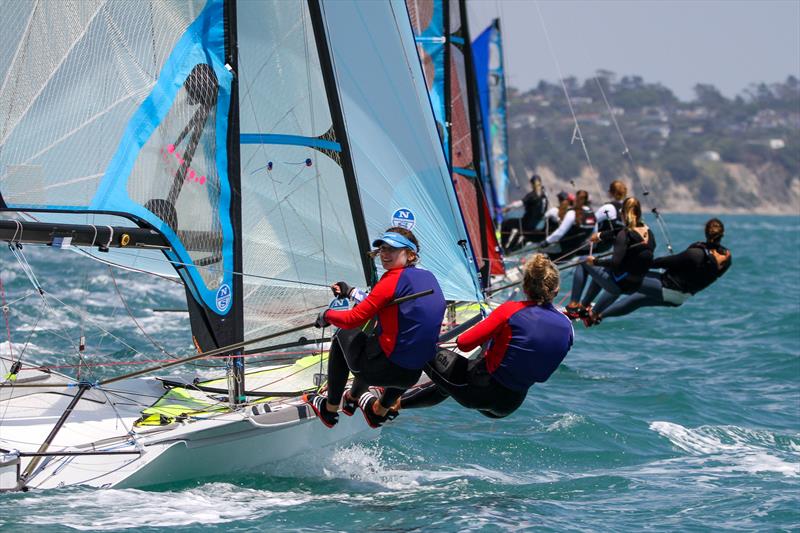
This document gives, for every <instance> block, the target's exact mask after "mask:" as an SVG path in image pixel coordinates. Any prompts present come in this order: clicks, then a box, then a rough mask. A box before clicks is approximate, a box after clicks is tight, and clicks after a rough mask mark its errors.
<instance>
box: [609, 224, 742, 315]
mask: <svg viewBox="0 0 800 533" xmlns="http://www.w3.org/2000/svg"><path fill="white" fill-rule="evenodd" d="M705 234H706V241H705V242H696V243H694V244H691V245H690V246H689V247H688V248H687V249H686V250H684V251H683V252H681V253H679V254H675V255H668V256H665V257H659V258H657V259H655V260H654V261H653V265H652V266H653V268H663V269H664V272H663V273H662V274H658V273H656V272H651V273H649V274H647V276H645V278H644V282H643V283H642V286H641V287H639V290H638V292H636V293H635V294H632V295H630V296H628V297H626V298H622V299H621V300H618V301H616V302H614V303H613V304H612V305H611V306H610V307H608V309H606V310H605V311H604V312H603V316H604V317H605V318H608V317H612V316H622V315H627V314H628V313H630V312H632V311H635V310H636V309H639V308H640V307H650V306H656V307H678V306H679V305H681V304H683V302H685V301H686V300H687V299H688V298H689V297H691V296H693V295H695V294H697V293H698V292H700V291H702V290H703V289H705V288H706V287H708V286H709V285H711V284H712V283H714V282H715V281H717V280H718V279H719V278H721V277H722V275H723V274H725V272H727V271H728V269H729V268H730V266H731V261H732V258H731V252H730V250H728V249H727V248H725V247H724V246H722V237H723V236H724V235H725V226H724V225H723V224H722V221H721V220H719V219H718V218H712V219H711V220H709V221H708V222H706V227H705Z"/></svg>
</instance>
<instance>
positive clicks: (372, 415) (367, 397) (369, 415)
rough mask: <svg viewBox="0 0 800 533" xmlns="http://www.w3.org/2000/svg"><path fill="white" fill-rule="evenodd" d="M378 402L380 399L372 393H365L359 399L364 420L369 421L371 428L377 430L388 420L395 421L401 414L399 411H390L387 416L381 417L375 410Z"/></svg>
mask: <svg viewBox="0 0 800 533" xmlns="http://www.w3.org/2000/svg"><path fill="white" fill-rule="evenodd" d="M377 401H378V398H377V397H376V396H375V395H374V394H372V393H371V392H365V393H364V394H362V395H361V398H359V399H358V405H359V407H361V412H362V413H364V420H366V421H367V425H368V426H369V427H371V428H376V429H377V428H379V427H381V426H382V425H383V424H384V423H385V422H386V421H387V420H394V419H395V418H397V415H398V414H399V413H398V412H397V411H392V410H391V409H389V411H388V412H387V413H386V414H385V415H383V416H381V415H379V414H378V413H376V412H375V411H374V410H373V408H374V405H375V402H377Z"/></svg>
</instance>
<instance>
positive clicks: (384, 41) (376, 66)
mask: <svg viewBox="0 0 800 533" xmlns="http://www.w3.org/2000/svg"><path fill="white" fill-rule="evenodd" d="M322 8H323V10H322V11H323V16H324V19H325V24H326V32H327V34H328V37H329V39H330V45H331V50H332V52H333V66H334V70H335V73H336V80H337V83H338V86H339V91H340V93H341V98H342V106H343V110H344V116H345V120H346V125H347V131H348V135H349V139H350V142H351V146H352V150H353V162H354V165H355V171H356V178H357V181H358V186H359V190H360V192H361V198H362V200H363V206H364V215H365V218H366V223H367V227H368V228H369V233H370V235H375V234H378V233H379V232H380V231H382V230H384V229H385V228H386V227H387V226H389V225H407V226H412V225H413V229H414V232H415V234H416V235H417V236H418V238H419V240H420V244H421V252H422V263H421V265H422V266H423V267H424V268H426V269H428V270H430V271H431V272H433V273H434V274H435V275H436V277H437V279H438V280H439V283H440V285H441V286H442V290H443V292H444V294H445V297H446V298H448V299H452V300H466V301H474V300H476V299H478V298H479V295H478V292H479V291H478V290H477V289H476V287H477V283H476V278H475V269H474V268H473V266H472V264H471V263H472V261H471V258H469V259H468V252H467V251H466V249H465V248H464V247H462V246H461V245H459V241H463V242H464V243H465V242H466V235H465V234H464V229H463V224H462V222H461V219H460V215H459V213H458V206H457V202H456V198H455V195H454V193H453V189H452V186H451V185H450V178H449V176H448V169H447V163H446V161H445V159H444V154H443V152H442V149H441V145H440V142H439V138H438V135H437V128H436V122H435V120H434V115H433V113H432V112H431V106H430V101H429V98H428V95H427V92H426V86H425V79H424V77H423V74H422V68H421V66H420V62H419V59H418V57H417V52H416V47H415V44H414V36H413V33H412V30H411V26H410V24H409V19H408V13H407V11H406V7H405V5H404V3H403V2H402V1H399V0H392V1H390V2H358V1H356V0H347V1H332V0H327V1H324V2H322Z"/></svg>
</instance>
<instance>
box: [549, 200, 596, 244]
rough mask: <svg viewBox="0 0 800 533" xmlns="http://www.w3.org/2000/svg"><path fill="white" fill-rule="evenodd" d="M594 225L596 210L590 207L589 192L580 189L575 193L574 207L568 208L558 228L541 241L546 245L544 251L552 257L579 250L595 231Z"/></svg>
mask: <svg viewBox="0 0 800 533" xmlns="http://www.w3.org/2000/svg"><path fill="white" fill-rule="evenodd" d="M594 226H595V217H594V211H592V209H591V207H589V193H588V192H586V191H583V190H581V191H578V192H577V193H576V194H575V205H574V207H572V208H571V209H569V210H567V212H566V213H565V214H564V216H563V218H562V219H561V224H559V226H558V229H556V230H555V231H554V232H553V233H551V234H550V235H548V236H547V239H545V240H544V242H542V243H541V245H543V246H545V247H544V249H543V250H542V251H543V252H544V253H546V254H548V255H550V256H551V257H552V256H564V255H569V254H571V253H572V252H577V251H579V250H580V249H581V248H582V244H584V243H586V241H587V239H588V238H589V236H590V235H591V234H592V232H593V231H594ZM562 258H563V257H562Z"/></svg>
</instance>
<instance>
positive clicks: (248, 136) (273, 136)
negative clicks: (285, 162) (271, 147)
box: [239, 133, 342, 152]
mask: <svg viewBox="0 0 800 533" xmlns="http://www.w3.org/2000/svg"><path fill="white" fill-rule="evenodd" d="M239 142H240V143H242V144H288V145H292V146H308V147H311V148H320V149H322V150H332V151H334V152H341V151H342V145H341V144H339V143H337V142H336V141H329V140H327V139H320V138H319V137H305V136H302V135H281V134H277V133H242V134H241V135H239Z"/></svg>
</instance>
